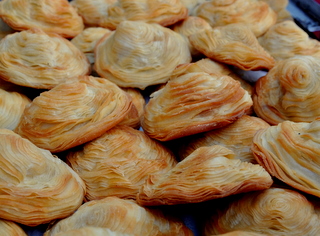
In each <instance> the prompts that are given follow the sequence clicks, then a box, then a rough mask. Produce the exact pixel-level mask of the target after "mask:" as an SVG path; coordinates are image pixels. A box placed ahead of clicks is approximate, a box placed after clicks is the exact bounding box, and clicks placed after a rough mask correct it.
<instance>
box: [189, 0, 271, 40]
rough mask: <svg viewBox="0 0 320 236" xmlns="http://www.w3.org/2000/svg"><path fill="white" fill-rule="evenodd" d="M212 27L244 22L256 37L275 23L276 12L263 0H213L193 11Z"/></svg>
mask: <svg viewBox="0 0 320 236" xmlns="http://www.w3.org/2000/svg"><path fill="white" fill-rule="evenodd" d="M195 15H196V16H199V17H201V18H203V19H205V20H206V21H208V22H209V23H210V25H211V26H212V27H217V26H224V25H228V24H233V23H243V24H246V25H247V26H248V27H249V28H250V29H251V30H252V32H253V33H254V35H255V36H256V37H259V36H261V35H263V34H264V33H265V32H266V31H267V30H268V29H269V28H270V27H271V26H272V25H274V24H275V23H276V20H277V14H276V13H275V12H274V11H273V10H272V8H271V7H269V5H268V4H267V3H266V2H264V1H259V0H228V1H226V0H215V1H208V2H204V3H202V4H201V5H200V6H199V7H198V8H197V10H196V12H195Z"/></svg>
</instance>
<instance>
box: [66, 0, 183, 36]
mask: <svg viewBox="0 0 320 236" xmlns="http://www.w3.org/2000/svg"><path fill="white" fill-rule="evenodd" d="M72 5H73V6H75V7H76V8H77V9H78V12H79V14H80V15H81V16H82V17H83V19H84V22H85V24H87V25H89V26H100V27H104V28H108V29H111V30H115V29H116V28H117V27H118V25H119V24H120V23H121V22H123V21H126V20H128V21H142V22H146V23H157V24H160V25H162V26H169V25H172V24H174V23H176V22H178V21H180V20H183V19H185V18H186V17H187V16H188V9H187V8H186V7H185V6H184V5H183V4H182V3H181V2H180V0H166V1H160V0H91V1H87V0H74V1H72Z"/></svg>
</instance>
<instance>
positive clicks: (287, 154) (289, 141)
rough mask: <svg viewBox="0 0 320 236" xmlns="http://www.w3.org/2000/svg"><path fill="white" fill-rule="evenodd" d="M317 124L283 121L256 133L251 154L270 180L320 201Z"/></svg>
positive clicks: (319, 147)
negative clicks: (317, 198)
mask: <svg viewBox="0 0 320 236" xmlns="http://www.w3.org/2000/svg"><path fill="white" fill-rule="evenodd" d="M319 137H320V120H315V121H313V122H311V123H305V122H299V123H295V122H292V121H284V122H282V123H280V124H278V125H277V126H271V127H269V128H267V129H265V130H261V131H258V132H257V133H256V135H255V136H254V138H253V144H252V152H253V155H254V157H255V159H256V160H257V162H258V163H259V164H260V165H261V166H263V167H264V168H265V169H266V170H267V171H268V172H269V173H270V174H271V175H272V176H275V177H276V178H278V179H280V180H281V181H283V182H284V183H286V184H288V185H290V186H292V187H293V188H296V189H299V190H301V191H303V192H306V193H308V194H312V195H315V196H317V197H320V184H319V181H318V180H319V178H320V161H319V158H318V156H319V155H320V151H319V150H320V138H319Z"/></svg>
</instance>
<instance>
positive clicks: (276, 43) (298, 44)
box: [258, 20, 320, 61]
mask: <svg viewBox="0 0 320 236" xmlns="http://www.w3.org/2000/svg"><path fill="white" fill-rule="evenodd" d="M258 40H259V43H260V45H261V46H262V47H263V48H264V49H266V50H267V51H268V52H269V53H270V55H271V56H273V57H274V58H275V59H276V60H277V61H280V60H285V59H289V58H291V57H294V56H296V55H306V56H314V57H318V58H320V42H319V41H318V40H316V39H312V38H310V37H309V35H308V34H307V33H306V32H305V31H304V30H302V29H301V28H300V27H299V26H298V25H297V24H296V23H295V22H294V21H292V20H287V21H283V22H280V23H277V24H275V25H274V26H272V27H271V28H270V29H269V30H268V31H267V32H266V33H265V35H263V36H261V37H259V38H258Z"/></svg>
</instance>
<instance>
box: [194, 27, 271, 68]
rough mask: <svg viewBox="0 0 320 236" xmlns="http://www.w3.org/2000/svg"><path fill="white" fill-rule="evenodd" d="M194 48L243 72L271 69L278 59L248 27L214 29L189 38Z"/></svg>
mask: <svg viewBox="0 0 320 236" xmlns="http://www.w3.org/2000/svg"><path fill="white" fill-rule="evenodd" d="M189 40H190V42H191V45H192V46H193V47H195V48H196V49H197V50H198V51H200V52H201V53H203V54H204V55H206V56H207V57H209V58H211V59H213V60H215V61H218V62H221V63H225V64H227V65H233V66H236V67H238V68H240V69H242V70H261V69H267V70H269V69H271V68H272V67H273V66H274V64H275V60H274V58H273V57H271V56H270V55H269V53H268V52H266V51H265V50H264V49H263V47H261V45H260V44H259V42H258V40H257V38H256V37H255V36H254V34H253V33H252V31H251V30H250V29H249V28H248V26H247V25H245V24H241V23H237V24H228V25H225V26H221V27H215V28H211V29H207V30H203V31H201V32H198V33H197V34H193V35H190V36H189Z"/></svg>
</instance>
